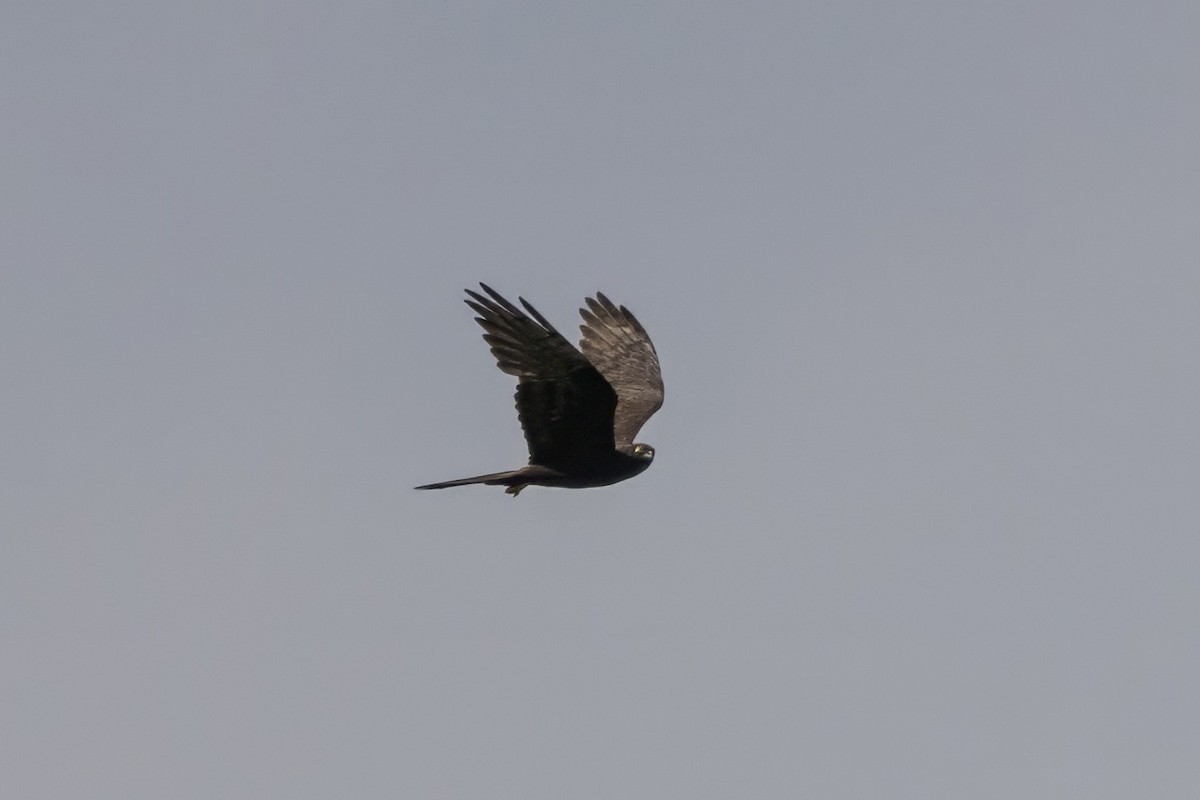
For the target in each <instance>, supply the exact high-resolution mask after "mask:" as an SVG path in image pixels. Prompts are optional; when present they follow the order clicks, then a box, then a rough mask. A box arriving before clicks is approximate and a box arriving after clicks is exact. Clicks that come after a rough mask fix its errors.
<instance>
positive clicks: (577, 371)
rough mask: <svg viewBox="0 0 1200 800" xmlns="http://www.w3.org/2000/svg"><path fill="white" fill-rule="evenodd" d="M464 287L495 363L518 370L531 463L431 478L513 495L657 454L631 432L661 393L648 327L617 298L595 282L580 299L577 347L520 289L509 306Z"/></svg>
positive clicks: (579, 482) (618, 473)
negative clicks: (595, 287)
mask: <svg viewBox="0 0 1200 800" xmlns="http://www.w3.org/2000/svg"><path fill="white" fill-rule="evenodd" d="M479 285H480V287H481V288H482V289H483V291H484V292H486V293H487V297H484V296H483V295H481V294H479V293H478V292H473V291H471V290H470V289H468V290H467V294H468V295H470V296H471V299H470V300H466V301H465V302H466V304H467V305H468V306H470V307H471V308H472V309H474V310H475V312H476V313H477V314H478V315H479V316H478V317H476V318H475V321H476V322H478V323H479V324H480V326H482V327H483V340H484V341H485V342H487V343H488V345H489V346H490V347H491V349H492V355H494V356H495V357H496V363H497V365H498V366H499V367H500V369H501V371H503V372H507V373H508V374H509V375H516V376H517V416H518V417H519V418H520V420H521V427H522V429H524V431H525V441H526V442H527V443H528V445H529V465H528V466H525V467H521V468H520V469H514V470H510V471H508V472H493V473H492V474H490V475H477V476H475V477H474V478H460V479H459V480H456V481H446V482H444V483H430V484H428V485H426V486H418V487H417V488H418V489H444V488H446V487H447V486H465V485H467V484H471V483H486V484H489V485H492V486H506V487H508V488H506V489H505V490H504V491H506V492H507V493H509V494H511V495H513V496H514V497H515V496H516V495H517V494H519V493H520V491H521V490H522V489H524V488H525V487H526V486H531V485H533V486H563V487H567V488H570V489H582V488H585V487H589V486H608V485H609V484H612V483H616V482H617V481H623V480H625V479H626V478H632V477H633V476H634V475H637V474H638V473H640V472H641V471H642V470H644V469H646V467H648V466H650V462H651V461H653V460H654V448H653V447H651V446H650V445H648V444H642V443H641V442H634V441H633V437H634V436H636V435H637V432H638V430H639V429H640V428H641V427H642V425H643V424H645V422H646V420H648V419H650V415H651V414H653V413H654V412H655V411H657V410H658V409H659V408H660V407H661V406H662V402H663V382H662V374H661V372H660V371H659V367H658V354H657V353H655V352H654V345H653V344H651V343H650V337H649V336H648V335H646V329H645V328H643V327H642V324H641V323H640V322H638V321H637V318H635V317H634V316H633V314H631V313H630V312H629V310H628V309H626V308H625V307H624V306H616V305H613V303H612V301H611V300H609V299H608V298H607V297H605V296H604V295H603V294H600V293H599V292H597V293H596V296H595V297H594V298H593V297H589V298H587V301H586V302H587V308H581V309H580V310H579V313H580V314H581V315H582V316H583V324H582V325H580V326H579V329H580V330H581V331H582V332H583V338H582V340H581V341H580V343H579V346H580V348H581V349H582V352H580V350H577V349H576V348H575V346H574V345H572V344H571V343H570V342H568V341H567V340H566V339H565V338H563V335H562V334H561V333H559V332H558V331H556V330H555V329H554V326H553V325H551V324H550V323H549V322H547V321H546V318H545V317H543V316H542V315H541V314H539V313H538V311H537V309H535V308H534V307H533V306H531V305H530V304H529V303H527V302H525V298H523V297H522V298H518V300H520V301H521V305H522V306H524V308H525V310H524V311H522V310H521V309H519V308H517V307H516V306H514V305H513V304H512V303H510V302H508V301H507V300H505V299H504V298H503V297H501V296H500V295H499V294H497V293H496V292H495V291H493V290H492V289H491V288H490V287H488V286H486V285H484V284H482V283H481V284H479Z"/></svg>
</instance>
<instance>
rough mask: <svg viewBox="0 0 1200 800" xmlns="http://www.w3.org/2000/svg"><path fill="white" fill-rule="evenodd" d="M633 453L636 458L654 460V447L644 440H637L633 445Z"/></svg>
mask: <svg viewBox="0 0 1200 800" xmlns="http://www.w3.org/2000/svg"><path fill="white" fill-rule="evenodd" d="M633 455H634V457H635V458H641V459H645V460H646V461H647V462H649V461H653V460H654V448H653V447H651V446H650V445H648V444H643V443H642V442H635V443H634V445H633Z"/></svg>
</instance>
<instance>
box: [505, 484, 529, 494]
mask: <svg viewBox="0 0 1200 800" xmlns="http://www.w3.org/2000/svg"><path fill="white" fill-rule="evenodd" d="M528 485H529V484H528V483H514V484H513V485H512V486H509V487H508V488H507V489H505V490H504V491H505V493H507V494H511V495H512V496H513V497H516V496H517V495H519V494H520V493H521V490H522V489H524V488H525V487H526V486H528Z"/></svg>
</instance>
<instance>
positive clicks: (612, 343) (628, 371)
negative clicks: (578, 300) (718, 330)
mask: <svg viewBox="0 0 1200 800" xmlns="http://www.w3.org/2000/svg"><path fill="white" fill-rule="evenodd" d="M586 302H587V308H581V309H579V313H580V314H581V315H582V316H583V323H584V324H582V325H580V326H579V330H581V331H582V332H583V339H582V340H581V341H580V347H582V348H583V354H584V355H585V356H587V358H588V361H590V362H592V364H593V365H595V367H596V369H598V370H600V374H601V375H603V376H604V378H605V380H607V381H608V382H609V384H610V385H611V386H612V387H613V389H614V390H615V391H616V393H617V410H616V412H615V414H614V418H613V434H614V438H615V441H616V446H617V447H618V449H619V448H622V447H629V446H631V445H632V444H633V437H635V436H637V432H638V431H639V430H640V429H641V427H642V425H644V424H646V420H648V419H650V417H651V415H652V414H654V412H655V411H658V409H660V408H661V407H662V403H663V382H662V372H661V370H660V369H659V366H658V354H657V353H656V352H655V351H654V345H653V344H652V343H651V342H650V337H649V335H647V334H646V329H645V328H643V327H642V323H640V322H638V321H637V318H636V317H634V316H633V314H631V313H630V312H629V309H627V308H625V306H615V305H613V302H612V301H611V300H609V299H608V298H607V297H605V296H604V295H603V294H601V293H600V292H597V293H596V297H595V298H591V297H589V298H587V301H586Z"/></svg>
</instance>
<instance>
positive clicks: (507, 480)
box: [413, 469, 525, 496]
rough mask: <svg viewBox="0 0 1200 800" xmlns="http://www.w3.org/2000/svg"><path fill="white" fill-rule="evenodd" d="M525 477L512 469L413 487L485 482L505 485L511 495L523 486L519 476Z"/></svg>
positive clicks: (490, 484) (436, 487)
mask: <svg viewBox="0 0 1200 800" xmlns="http://www.w3.org/2000/svg"><path fill="white" fill-rule="evenodd" d="M522 477H525V476H524V475H523V474H522V470H519V469H513V470H509V471H508V472H493V473H492V474H490V475H476V476H475V477H474V478H459V479H458V480H456V481H442V482H441V483H427V484H425V485H424V486H415V487H413V488H415V489H446V488H449V487H451V486H470V485H471V484H473V483H486V484H488V485H489V486H507V487H508V488H507V489H506V490H505V491H507V492H508V493H509V494H511V495H514V496H515V495H516V494H517V492H520V491H521V490H522V489H524V488H525V483H524V482H522V481H521V478H522Z"/></svg>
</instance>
